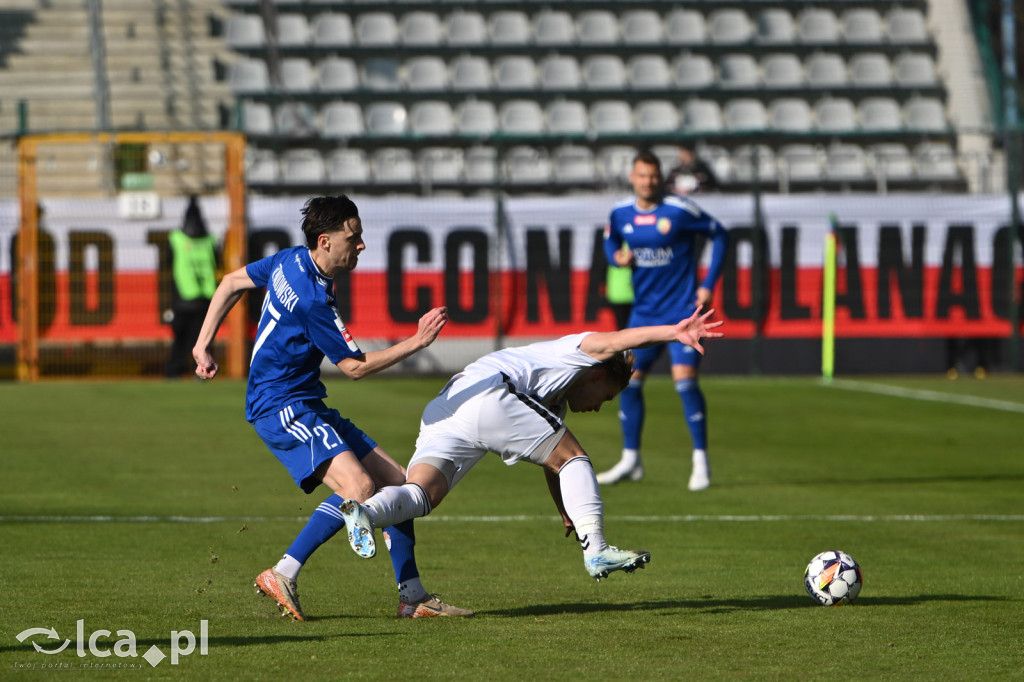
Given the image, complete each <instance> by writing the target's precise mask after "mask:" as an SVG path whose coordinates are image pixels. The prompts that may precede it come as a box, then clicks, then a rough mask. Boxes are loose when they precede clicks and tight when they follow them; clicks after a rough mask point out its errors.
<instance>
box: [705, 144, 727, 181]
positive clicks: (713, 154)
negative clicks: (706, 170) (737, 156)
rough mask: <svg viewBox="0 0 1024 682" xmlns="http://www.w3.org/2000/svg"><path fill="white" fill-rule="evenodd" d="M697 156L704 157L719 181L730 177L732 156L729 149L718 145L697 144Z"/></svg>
mask: <svg viewBox="0 0 1024 682" xmlns="http://www.w3.org/2000/svg"><path fill="white" fill-rule="evenodd" d="M697 157H698V158H701V159H704V162H705V163H707V164H708V165H709V166H710V167H711V170H712V171H713V172H714V174H715V177H716V178H718V181H719V182H729V181H730V180H731V179H732V156H731V155H730V154H729V150H727V149H726V148H725V147H720V146H718V145H710V144H705V145H698V147H697Z"/></svg>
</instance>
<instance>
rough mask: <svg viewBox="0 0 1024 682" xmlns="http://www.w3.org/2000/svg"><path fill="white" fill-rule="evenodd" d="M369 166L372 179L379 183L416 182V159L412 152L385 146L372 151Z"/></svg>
mask: <svg viewBox="0 0 1024 682" xmlns="http://www.w3.org/2000/svg"><path fill="white" fill-rule="evenodd" d="M370 166H371V167H372V168H373V179H374V181H375V182H378V183H381V184H407V183H410V182H416V161H415V159H413V156H412V152H411V151H409V150H408V149H402V148H398V147H385V148H384V149H378V150H377V151H375V152H373V156H372V157H371V161H370Z"/></svg>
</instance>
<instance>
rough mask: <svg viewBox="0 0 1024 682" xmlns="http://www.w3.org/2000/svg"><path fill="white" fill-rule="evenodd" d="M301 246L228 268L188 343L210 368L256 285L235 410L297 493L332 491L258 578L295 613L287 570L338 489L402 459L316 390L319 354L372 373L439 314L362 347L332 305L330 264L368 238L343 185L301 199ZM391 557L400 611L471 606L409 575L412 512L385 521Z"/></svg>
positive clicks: (306, 547)
mask: <svg viewBox="0 0 1024 682" xmlns="http://www.w3.org/2000/svg"><path fill="white" fill-rule="evenodd" d="M302 215H303V216H304V218H303V222H302V232H303V234H304V235H305V237H306V245H305V246H294V247H292V248H289V249H285V250H283V251H280V252H279V253H277V254H275V255H273V256H268V257H267V258H264V259H262V260H259V261H256V262H254V263H250V264H249V265H247V266H245V267H244V268H239V269H238V270H235V271H234V272H232V273H230V274H228V275H227V276H225V277H224V279H223V280H222V281H221V284H220V286H218V287H217V290H216V292H215V293H214V295H213V299H212V300H211V302H210V309H209V312H208V313H207V316H206V319H205V321H204V322H203V328H202V330H201V331H200V334H199V339H198V341H197V342H196V345H195V348H194V349H193V356H194V358H195V361H196V365H197V367H196V374H197V375H198V376H199V377H200V378H201V379H212V378H213V377H214V376H216V374H217V371H218V366H217V362H216V361H215V360H214V358H213V356H212V355H211V353H210V346H211V344H212V343H213V340H214V337H215V336H216V334H217V329H218V327H219V326H220V324H221V322H223V320H224V318H225V317H226V316H227V314H228V312H229V311H230V310H231V308H232V307H233V306H234V305H235V304H236V303H237V302H238V301H239V299H240V298H241V297H242V294H243V293H244V292H245V291H247V290H249V289H255V288H257V287H266V288H267V293H266V297H265V298H264V300H263V312H262V314H261V316H260V322H259V327H258V328H257V332H256V342H255V345H254V347H253V351H252V360H251V364H250V368H249V385H248V389H247V391H246V405H245V418H246V419H247V420H248V421H249V422H250V423H251V424H252V425H253V427H254V428H255V429H256V433H258V434H259V436H260V438H262V439H263V442H264V443H266V445H267V447H268V448H270V451H271V452H273V453H274V455H275V456H276V457H277V458H278V459H279V460H280V461H281V463H282V464H284V466H285V467H286V468H287V469H288V472H289V473H290V474H291V476H292V478H293V479H294V480H295V483H296V484H297V485H298V486H299V487H300V488H302V490H303V491H304V492H306V493H307V494H309V493H312V492H313V490H314V489H316V488H317V487H318V486H319V485H320V484H321V483H323V484H326V485H327V487H329V488H330V489H331V490H333V491H334V493H335V494H334V495H331V496H330V497H328V498H327V499H326V500H325V501H324V502H323V503H321V504H320V506H319V507H318V508H317V509H316V511H314V512H313V515H312V517H311V518H310V520H309V522H308V523H307V525H306V527H305V528H304V529H303V530H302V532H301V533H300V534H299V536H298V537H297V538H296V539H295V541H294V542H293V543H292V545H291V546H290V547H289V548H288V550H287V552H286V553H285V555H284V557H283V558H282V559H281V561H279V562H278V563H277V565H276V566H274V567H273V568H269V569H267V570H266V571H264V572H263V573H261V574H260V575H259V576H258V577H257V579H256V587H257V589H258V590H259V591H260V592H262V593H264V594H267V595H270V596H272V597H274V598H275V599H276V600H277V602H278V604H279V605H280V606H281V609H282V611H283V612H284V613H286V614H289V615H291V616H292V617H293V618H294V619H295V620H305V615H304V614H303V612H302V608H301V606H300V605H299V598H298V592H297V588H296V578H297V577H298V574H299V570H300V569H301V568H302V565H303V564H304V563H305V561H306V560H307V559H308V558H309V556H310V555H311V554H312V553H313V552H314V551H316V549H317V548H318V547H319V546H320V545H322V544H323V543H324V542H326V541H327V540H329V539H330V538H331V537H333V536H334V534H335V533H337V532H338V531H339V530H341V528H342V527H343V526H344V524H345V522H344V519H343V518H342V516H341V512H340V511H339V509H338V507H339V505H340V504H341V502H342V501H343V500H344V499H347V498H355V499H358V500H365V499H367V498H368V497H370V496H371V495H372V494H373V493H374V491H375V490H376V489H377V488H380V487H382V486H387V485H401V484H402V483H403V482H404V480H405V470H404V469H403V468H402V467H401V466H400V465H399V464H398V463H397V462H395V460H393V459H392V458H391V457H390V456H388V454H387V453H386V452H384V450H382V449H381V448H380V446H378V445H377V443H376V442H375V441H374V440H373V439H372V438H370V437H369V436H368V435H366V434H365V433H363V432H362V431H361V430H359V428H358V427H356V426H355V424H353V423H352V422H350V421H349V420H347V419H345V418H343V417H342V416H341V415H340V414H339V413H338V411H337V410H333V409H330V408H328V407H327V406H326V405H325V404H324V402H323V399H324V398H325V397H327V389H326V388H325V387H324V385H323V383H322V382H321V381H320V364H321V362H322V361H323V359H324V357H327V359H328V360H330V361H331V362H332V363H334V364H335V365H337V367H338V369H340V370H341V371H342V372H343V373H344V374H345V375H346V376H348V377H349V378H350V379H361V378H363V377H366V376H369V375H371V374H376V373H377V372H380V371H381V370H384V369H386V368H388V367H391V366H392V365H394V364H396V363H398V362H401V361H402V360H404V359H406V358H408V357H409V356H411V355H412V354H413V353H416V352H417V351H419V350H421V349H423V348H426V347H427V346H429V345H430V344H431V343H433V342H434V339H436V338H437V335H438V334H439V333H440V332H441V329H442V328H443V327H444V325H445V323H446V322H447V321H448V309H447V308H434V309H433V310H431V311H429V312H428V313H426V314H425V315H423V317H421V318H420V320H419V327H418V330H417V332H416V334H414V335H413V336H411V337H409V338H408V339H405V340H404V341H400V342H398V343H396V344H395V345H393V346H391V347H389V348H385V349H382V350H378V351H372V352H369V353H364V352H363V351H361V350H360V349H359V346H358V345H357V344H356V342H355V339H353V338H352V335H351V334H350V333H349V332H348V329H346V327H345V323H344V322H343V321H342V319H341V317H340V316H339V315H338V310H337V305H336V299H335V291H334V276H335V275H336V274H338V273H340V272H343V271H346V270H352V269H353V268H355V267H356V263H357V261H358V259H359V254H360V253H361V252H362V251H363V250H364V249H365V248H366V245H365V244H364V243H363V226H362V222H361V221H360V219H359V212H358V209H357V208H356V205H355V204H354V203H353V202H352V200H350V199H349V198H348V197H346V196H338V197H316V198H313V199H310V200H309V201H307V202H306V205H305V206H304V207H303V209H302ZM387 533H388V536H389V538H390V552H391V561H392V563H393V564H394V569H395V578H396V579H397V580H398V586H399V607H398V615H399V616H400V617H406V618H418V617H429V616H471V615H473V613H472V612H471V611H467V610H465V609H459V608H457V607H454V606H450V605H448V604H445V603H443V602H441V601H440V600H439V599H437V598H436V597H434V596H433V595H430V594H428V593H427V591H426V590H425V589H424V588H423V585H422V584H421V582H420V579H419V571H418V570H417V568H416V561H415V555H414V552H413V546H414V544H415V535H414V533H413V526H412V522H411V521H410V522H406V523H401V524H397V525H396V526H393V527H391V528H388V529H387Z"/></svg>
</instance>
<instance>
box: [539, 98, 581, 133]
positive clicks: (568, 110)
mask: <svg viewBox="0 0 1024 682" xmlns="http://www.w3.org/2000/svg"><path fill="white" fill-rule="evenodd" d="M544 114H545V119H546V120H547V128H548V132H551V133H556V134H561V135H586V133H587V130H588V127H589V119H588V116H587V107H586V106H585V105H584V104H583V103H582V102H576V101H570V100H564V99H559V100H555V101H554V102H552V103H550V104H549V105H548V106H547V108H546V109H545V112H544Z"/></svg>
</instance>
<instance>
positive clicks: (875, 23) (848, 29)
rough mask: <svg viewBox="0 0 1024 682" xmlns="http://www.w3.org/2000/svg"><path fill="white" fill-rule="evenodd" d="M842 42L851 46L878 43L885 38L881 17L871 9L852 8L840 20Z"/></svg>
mask: <svg viewBox="0 0 1024 682" xmlns="http://www.w3.org/2000/svg"><path fill="white" fill-rule="evenodd" d="M840 23H841V25H842V30H843V40H845V41H846V42H848V43H853V44H874V43H880V42H882V41H883V39H884V38H885V33H884V32H883V31H882V17H881V16H880V15H879V14H878V12H877V11H875V10H874V9H873V8H871V7H853V8H850V9H848V10H846V11H845V12H843V14H842V17H841V18H840Z"/></svg>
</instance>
